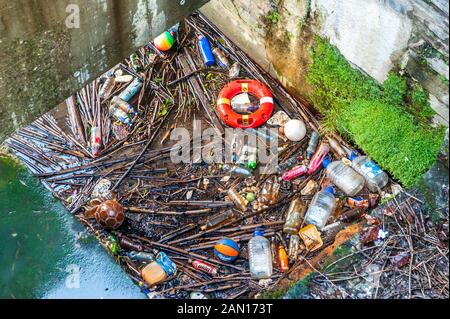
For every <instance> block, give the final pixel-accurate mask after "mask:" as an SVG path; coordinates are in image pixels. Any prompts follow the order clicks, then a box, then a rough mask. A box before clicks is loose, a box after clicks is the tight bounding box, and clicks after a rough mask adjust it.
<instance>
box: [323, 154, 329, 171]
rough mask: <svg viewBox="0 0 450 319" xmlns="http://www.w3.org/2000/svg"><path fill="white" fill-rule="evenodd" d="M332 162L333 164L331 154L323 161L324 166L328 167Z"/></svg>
mask: <svg viewBox="0 0 450 319" xmlns="http://www.w3.org/2000/svg"><path fill="white" fill-rule="evenodd" d="M330 164H331V157H329V156H327V157H325V158H324V159H323V162H322V165H323V167H325V168H327V167H328V165H330Z"/></svg>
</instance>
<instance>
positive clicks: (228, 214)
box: [200, 210, 238, 230]
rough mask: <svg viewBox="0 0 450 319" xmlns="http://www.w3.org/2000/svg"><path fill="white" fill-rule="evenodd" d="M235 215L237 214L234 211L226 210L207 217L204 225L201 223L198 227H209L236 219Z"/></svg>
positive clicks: (203, 228) (202, 228)
mask: <svg viewBox="0 0 450 319" xmlns="http://www.w3.org/2000/svg"><path fill="white" fill-rule="evenodd" d="M237 217H238V215H237V214H236V213H235V212H234V211H232V210H227V211H224V212H222V213H218V214H216V215H214V216H212V217H210V218H208V219H207V221H206V223H205V225H202V226H201V227H200V229H201V230H207V229H211V228H214V227H216V226H219V225H221V224H224V223H227V222H229V221H231V220H233V219H236V218H237Z"/></svg>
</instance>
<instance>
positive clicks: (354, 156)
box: [350, 152, 358, 161]
mask: <svg viewBox="0 0 450 319" xmlns="http://www.w3.org/2000/svg"><path fill="white" fill-rule="evenodd" d="M357 157H358V154H356V153H355V152H352V153H351V154H350V160H351V161H353V160H354V159H355V158H357Z"/></svg>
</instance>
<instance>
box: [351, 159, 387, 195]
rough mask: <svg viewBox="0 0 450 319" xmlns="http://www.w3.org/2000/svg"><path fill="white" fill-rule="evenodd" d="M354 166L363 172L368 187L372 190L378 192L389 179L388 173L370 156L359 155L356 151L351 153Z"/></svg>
mask: <svg viewBox="0 0 450 319" xmlns="http://www.w3.org/2000/svg"><path fill="white" fill-rule="evenodd" d="M350 160H351V161H352V167H353V168H354V169H355V171H357V172H358V173H359V174H361V175H362V176H363V177H364V179H365V180H366V185H367V188H369V189H370V191H372V192H378V191H379V190H380V189H382V188H383V187H384V186H386V184H387V183H388V181H389V177H388V175H387V174H386V173H385V172H383V171H382V170H381V168H379V167H378V166H377V164H375V163H374V162H373V161H372V160H371V159H370V158H368V157H367V156H358V155H357V154H355V153H352V154H351V155H350Z"/></svg>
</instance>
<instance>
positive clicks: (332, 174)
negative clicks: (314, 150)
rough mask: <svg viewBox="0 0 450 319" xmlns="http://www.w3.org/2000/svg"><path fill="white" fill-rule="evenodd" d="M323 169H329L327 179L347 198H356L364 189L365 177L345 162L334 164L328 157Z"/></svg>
mask: <svg viewBox="0 0 450 319" xmlns="http://www.w3.org/2000/svg"><path fill="white" fill-rule="evenodd" d="M323 167H325V168H326V169H327V177H328V178H329V179H330V180H331V181H332V182H333V183H334V184H335V185H336V186H337V187H338V188H339V189H340V190H342V191H343V192H344V193H345V194H347V196H355V195H357V194H358V193H359V192H360V191H361V190H362V189H363V188H364V184H365V180H364V177H362V176H361V175H359V174H358V173H357V172H356V171H355V170H354V169H353V168H351V167H350V166H348V165H346V164H345V163H344V162H342V161H335V162H332V161H331V159H330V158H329V157H327V158H325V159H324V161H323Z"/></svg>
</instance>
